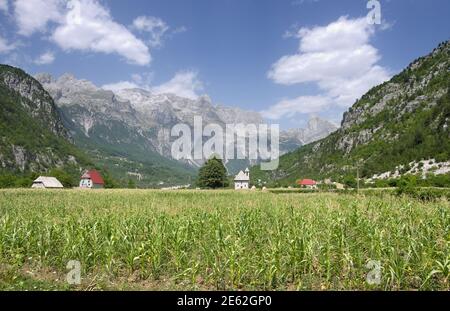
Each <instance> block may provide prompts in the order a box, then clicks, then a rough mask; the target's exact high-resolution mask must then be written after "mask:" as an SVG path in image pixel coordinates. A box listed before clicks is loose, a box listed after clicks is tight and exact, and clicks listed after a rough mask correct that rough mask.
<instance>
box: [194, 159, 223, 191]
mask: <svg viewBox="0 0 450 311" xmlns="http://www.w3.org/2000/svg"><path fill="white" fill-rule="evenodd" d="M228 184H229V182H228V178H227V170H226V168H225V166H224V165H223V163H222V160H221V159H219V158H217V157H216V156H213V157H212V158H210V159H209V160H208V161H206V162H205V164H203V166H202V167H201V168H200V170H199V172H198V178H197V185H198V186H199V187H200V188H211V189H216V188H224V187H228Z"/></svg>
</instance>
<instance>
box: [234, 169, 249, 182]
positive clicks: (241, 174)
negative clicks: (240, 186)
mask: <svg viewBox="0 0 450 311" xmlns="http://www.w3.org/2000/svg"><path fill="white" fill-rule="evenodd" d="M234 181H250V177H249V176H248V175H247V174H245V173H244V172H243V171H240V172H239V174H237V175H236V177H235V178H234Z"/></svg>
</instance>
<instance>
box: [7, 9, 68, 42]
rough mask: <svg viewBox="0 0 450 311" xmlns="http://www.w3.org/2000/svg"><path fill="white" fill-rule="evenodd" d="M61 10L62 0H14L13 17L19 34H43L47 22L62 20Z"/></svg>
mask: <svg viewBox="0 0 450 311" xmlns="http://www.w3.org/2000/svg"><path fill="white" fill-rule="evenodd" d="M62 9H63V1H62V0H16V1H15V2H14V17H15V20H16V23H17V26H18V28H19V34H21V35H24V36H29V35H32V34H33V33H35V32H45V31H46V30H47V24H48V23H49V22H51V21H53V22H55V21H59V20H61V19H62V17H63V15H62Z"/></svg>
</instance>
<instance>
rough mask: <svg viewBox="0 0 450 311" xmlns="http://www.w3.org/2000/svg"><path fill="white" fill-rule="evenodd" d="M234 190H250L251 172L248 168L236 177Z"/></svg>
mask: <svg viewBox="0 0 450 311" xmlns="http://www.w3.org/2000/svg"><path fill="white" fill-rule="evenodd" d="M234 189H235V190H240V189H250V170H249V169H248V168H246V169H245V171H244V172H243V171H240V172H239V174H237V175H236V177H235V178H234Z"/></svg>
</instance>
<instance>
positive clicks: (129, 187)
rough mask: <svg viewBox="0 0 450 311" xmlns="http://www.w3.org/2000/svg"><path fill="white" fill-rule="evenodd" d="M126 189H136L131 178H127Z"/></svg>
mask: <svg viewBox="0 0 450 311" xmlns="http://www.w3.org/2000/svg"><path fill="white" fill-rule="evenodd" d="M127 187H128V189H136V183H135V182H134V180H132V179H128V185H127Z"/></svg>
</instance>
